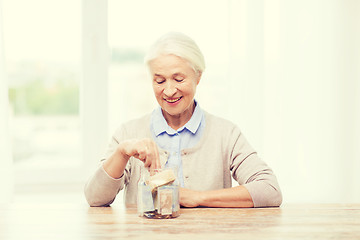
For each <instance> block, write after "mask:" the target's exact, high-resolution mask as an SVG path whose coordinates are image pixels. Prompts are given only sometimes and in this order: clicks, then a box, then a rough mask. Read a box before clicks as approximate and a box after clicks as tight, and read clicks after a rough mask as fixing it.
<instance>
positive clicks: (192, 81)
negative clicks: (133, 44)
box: [85, 33, 282, 207]
mask: <svg viewBox="0 0 360 240" xmlns="http://www.w3.org/2000/svg"><path fill="white" fill-rule="evenodd" d="M145 62H146V64H147V66H148V68H149V71H150V74H151V78H152V86H153V90H154V94H155V97H156V100H157V102H158V103H159V107H158V108H157V109H155V110H154V111H153V112H152V113H151V114H148V115H145V116H144V117H141V118H139V119H135V120H132V121H130V122H127V123H125V124H123V125H122V126H121V127H120V128H119V129H118V130H117V131H116V132H115V133H114V135H113V137H112V140H111V142H110V145H109V148H108V150H107V152H106V154H105V156H104V158H103V159H102V162H101V166H100V167H99V168H98V169H97V171H96V172H95V173H94V175H93V176H92V177H91V178H90V179H89V181H88V182H87V184H86V185H85V196H86V199H87V201H88V203H89V204H90V205H91V206H108V205H110V204H111V203H112V202H113V201H114V199H115V197H116V195H117V194H118V192H119V191H120V190H123V189H124V191H125V194H124V199H125V204H126V205H127V206H129V205H135V204H136V198H137V184H138V181H139V178H140V172H141V167H142V166H145V167H150V168H159V167H164V166H170V167H177V169H178V178H179V182H180V191H179V195H180V200H179V201H180V205H181V206H183V207H197V206H205V207H267V206H279V205H280V204H281V202H282V195H281V191H280V188H279V185H278V182H277V179H276V177H275V175H274V173H273V171H272V170H271V169H270V168H269V167H268V166H267V165H266V164H265V163H264V162H263V161H262V160H260V158H259V157H258V155H257V153H256V152H255V150H254V149H253V148H252V147H251V146H250V145H249V143H248V142H247V140H246V139H245V137H244V135H243V134H242V133H241V131H240V130H239V128H238V127H237V126H236V125H234V124H233V123H231V122H230V121H227V120H225V119H222V118H219V117H216V116H214V115H212V114H210V113H208V112H206V111H204V110H203V109H202V108H201V107H200V104H199V103H198V102H197V101H196V100H195V99H194V96H195V92H196V88H197V86H198V84H199V82H200V79H201V75H202V73H203V71H204V69H205V61H204V57H203V55H202V53H201V51H200V49H199V48H198V46H197V45H196V43H195V42H194V41H193V40H192V39H191V38H189V37H188V36H186V35H184V34H182V33H168V34H166V35H164V36H162V37H161V38H160V39H159V40H158V41H156V42H155V44H154V45H153V46H152V47H151V48H150V50H149V52H148V54H147V56H146V57H145ZM231 177H233V178H234V179H235V180H236V181H237V182H238V183H239V185H238V186H235V187H232V180H231Z"/></svg>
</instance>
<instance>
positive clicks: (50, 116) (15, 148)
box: [3, 0, 81, 184]
mask: <svg viewBox="0 0 360 240" xmlns="http://www.w3.org/2000/svg"><path fill="white" fill-rule="evenodd" d="M3 19H4V24H3V33H4V34H3V36H4V45H5V59H6V64H5V66H6V72H7V76H8V77H7V78H8V87H9V98H10V103H11V113H10V117H11V122H10V125H11V126H12V135H13V141H12V152H13V160H14V173H15V183H17V184H24V183H29V182H33V183H40V182H44V181H46V182H47V181H48V179H50V178H52V176H51V174H48V175H46V174H44V173H46V172H48V173H49V172H58V171H59V170H61V169H68V168H74V167H78V166H80V164H81V156H80V149H81V148H80V126H79V122H80V119H79V82H80V75H81V74H80V69H81V67H80V66H81V65H80V64H81V62H80V54H81V1H70V0H68V1H60V0H57V1H46V0H32V1H25V0H3ZM62 178H63V179H64V178H65V177H64V176H63V177H62ZM45 179H46V180H45Z"/></svg>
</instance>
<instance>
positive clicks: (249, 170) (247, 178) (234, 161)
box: [230, 127, 282, 207]
mask: <svg viewBox="0 0 360 240" xmlns="http://www.w3.org/2000/svg"><path fill="white" fill-rule="evenodd" d="M230 142H232V143H231V146H232V150H231V156H230V170H231V171H232V175H233V178H234V179H235V180H236V181H237V182H238V183H239V184H240V185H243V186H244V187H245V188H246V189H247V190H248V191H249V193H250V195H251V197H252V200H253V203H254V207H278V206H280V205H281V203H282V194H281V190H280V187H279V184H278V181H277V178H276V176H275V174H274V172H273V171H272V170H271V168H270V167H269V166H268V165H267V164H266V163H265V162H264V161H262V160H261V159H260V158H259V156H258V155H257V153H256V152H255V151H254V150H253V148H252V147H251V146H250V144H249V143H248V142H247V140H246V139H245V137H244V135H243V134H242V133H241V131H240V130H239V129H238V128H237V127H235V129H233V131H232V137H231V138H230Z"/></svg>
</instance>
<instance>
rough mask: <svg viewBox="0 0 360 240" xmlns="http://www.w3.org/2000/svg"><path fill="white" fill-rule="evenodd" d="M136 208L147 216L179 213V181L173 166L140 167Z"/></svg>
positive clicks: (163, 216)
mask: <svg viewBox="0 0 360 240" xmlns="http://www.w3.org/2000/svg"><path fill="white" fill-rule="evenodd" d="M137 209H138V213H139V216H144V217H147V218H156V219H164V218H175V217H178V216H179V215H180V204H179V181H178V178H177V171H176V169H175V168H164V169H155V170H152V171H151V172H150V170H149V169H146V168H144V167H142V169H141V177H140V180H139V183H138V194H137Z"/></svg>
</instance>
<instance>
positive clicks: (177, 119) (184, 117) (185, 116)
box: [162, 102, 195, 130]
mask: <svg viewBox="0 0 360 240" xmlns="http://www.w3.org/2000/svg"><path fill="white" fill-rule="evenodd" d="M194 110H195V102H193V103H192V104H191V105H190V107H189V108H188V109H186V110H185V111H184V112H182V113H180V114H177V115H170V114H168V113H167V112H165V111H163V110H162V113H163V116H164V118H165V120H166V122H167V124H168V125H169V126H170V127H171V128H172V129H174V130H177V129H179V128H181V127H183V126H184V125H185V124H186V123H187V122H188V121H189V120H190V118H191V116H192V114H193V113H194Z"/></svg>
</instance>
